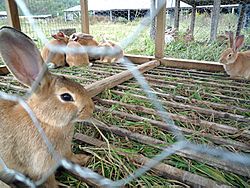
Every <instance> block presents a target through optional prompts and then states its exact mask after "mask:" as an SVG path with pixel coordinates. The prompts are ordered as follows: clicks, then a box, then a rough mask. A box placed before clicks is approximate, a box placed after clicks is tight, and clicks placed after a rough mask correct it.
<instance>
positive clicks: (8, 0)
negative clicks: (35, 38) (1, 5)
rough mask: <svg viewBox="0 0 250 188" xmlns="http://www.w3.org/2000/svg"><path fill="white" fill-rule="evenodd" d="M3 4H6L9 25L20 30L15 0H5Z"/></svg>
mask: <svg viewBox="0 0 250 188" xmlns="http://www.w3.org/2000/svg"><path fill="white" fill-rule="evenodd" d="M5 4H6V10H7V17H8V23H9V25H10V26H12V27H14V28H15V29H17V30H19V31H21V25H20V20H19V15H18V9H17V4H16V2H15V1H14V0H5Z"/></svg>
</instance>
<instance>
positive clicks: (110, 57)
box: [98, 40, 124, 63]
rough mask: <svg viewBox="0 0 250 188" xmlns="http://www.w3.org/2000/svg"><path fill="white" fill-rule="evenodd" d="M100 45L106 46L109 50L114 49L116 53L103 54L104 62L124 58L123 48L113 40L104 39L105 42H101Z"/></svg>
mask: <svg viewBox="0 0 250 188" xmlns="http://www.w3.org/2000/svg"><path fill="white" fill-rule="evenodd" d="M98 47H106V48H107V49H109V50H113V51H114V54H112V55H108V54H107V55H105V54H104V55H101V57H100V61H102V62H104V63H114V62H119V60H120V59H121V58H123V55H124V54H123V50H122V48H121V47H120V46H118V45H117V44H115V43H113V42H112V41H108V40H103V42H100V43H99V45H98Z"/></svg>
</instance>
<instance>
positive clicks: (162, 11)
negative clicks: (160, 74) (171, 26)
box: [155, 0, 166, 58]
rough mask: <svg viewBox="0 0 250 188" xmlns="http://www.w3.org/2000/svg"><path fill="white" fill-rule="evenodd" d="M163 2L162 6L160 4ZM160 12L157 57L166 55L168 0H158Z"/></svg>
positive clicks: (156, 46)
mask: <svg viewBox="0 0 250 188" xmlns="http://www.w3.org/2000/svg"><path fill="white" fill-rule="evenodd" d="M160 2H162V4H161V5H162V7H159V6H161V5H160ZM159 8H160V10H159V12H158V14H157V17H156V35H155V57H156V58H162V57H164V47H165V27H166V0H164V1H160V0H157V9H159Z"/></svg>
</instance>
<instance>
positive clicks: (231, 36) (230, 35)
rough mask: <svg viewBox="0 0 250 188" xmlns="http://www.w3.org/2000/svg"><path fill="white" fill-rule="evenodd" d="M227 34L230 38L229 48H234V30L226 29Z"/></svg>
mask: <svg viewBox="0 0 250 188" xmlns="http://www.w3.org/2000/svg"><path fill="white" fill-rule="evenodd" d="M225 33H226V35H228V38H229V48H233V46H234V34H233V32H232V31H225Z"/></svg>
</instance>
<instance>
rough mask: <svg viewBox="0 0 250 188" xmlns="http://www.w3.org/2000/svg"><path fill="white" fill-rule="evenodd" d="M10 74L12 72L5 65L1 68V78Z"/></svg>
mask: <svg viewBox="0 0 250 188" xmlns="http://www.w3.org/2000/svg"><path fill="white" fill-rule="evenodd" d="M9 72H10V71H9V69H8V68H7V67H6V66H5V65H2V66H0V75H1V76H3V75H6V74H8V73H9Z"/></svg>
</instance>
